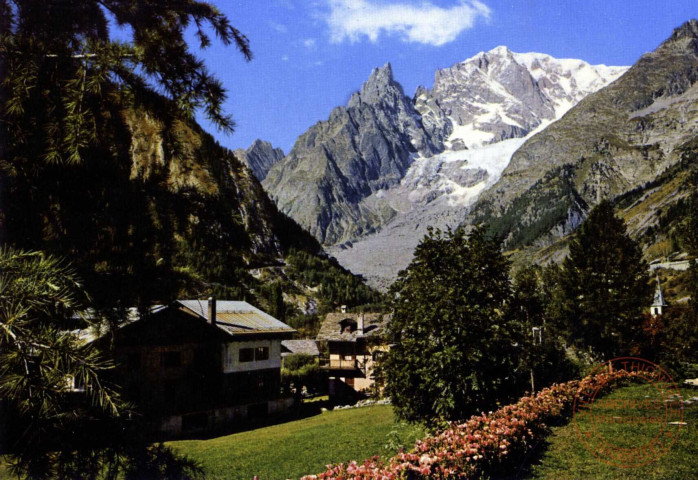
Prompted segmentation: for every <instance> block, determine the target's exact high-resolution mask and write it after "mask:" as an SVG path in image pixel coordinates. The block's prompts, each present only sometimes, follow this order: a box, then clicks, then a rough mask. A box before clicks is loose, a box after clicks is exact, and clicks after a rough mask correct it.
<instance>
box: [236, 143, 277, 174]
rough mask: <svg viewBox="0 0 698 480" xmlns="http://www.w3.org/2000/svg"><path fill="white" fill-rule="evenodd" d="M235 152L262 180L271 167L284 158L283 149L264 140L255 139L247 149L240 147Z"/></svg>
mask: <svg viewBox="0 0 698 480" xmlns="http://www.w3.org/2000/svg"><path fill="white" fill-rule="evenodd" d="M233 153H234V154H235V156H236V157H237V158H238V160H240V161H241V162H244V163H245V164H246V165H247V166H248V167H250V170H252V174H253V175H254V176H255V177H256V178H257V180H259V181H260V182H261V181H262V180H264V179H265V178H266V176H267V173H268V172H269V169H270V168H271V167H273V166H274V165H275V164H276V163H278V162H279V161H280V160H281V159H283V158H284V152H283V150H281V149H280V148H274V147H272V145H271V143H269V142H265V141H262V140H255V141H254V143H252V145H250V147H249V148H247V150H243V149H238V150H235V151H234V152H233Z"/></svg>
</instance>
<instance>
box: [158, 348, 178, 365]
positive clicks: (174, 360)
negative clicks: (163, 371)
mask: <svg viewBox="0 0 698 480" xmlns="http://www.w3.org/2000/svg"><path fill="white" fill-rule="evenodd" d="M160 365H162V366H163V367H164V368H176V367H179V366H181V365H182V352H173V351H169V352H162V354H161V356H160Z"/></svg>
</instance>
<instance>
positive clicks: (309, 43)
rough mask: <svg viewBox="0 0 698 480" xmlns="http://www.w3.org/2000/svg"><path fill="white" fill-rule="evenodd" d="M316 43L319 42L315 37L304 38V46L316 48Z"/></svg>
mask: <svg viewBox="0 0 698 480" xmlns="http://www.w3.org/2000/svg"><path fill="white" fill-rule="evenodd" d="M316 43H317V42H316V41H315V39H314V38H306V39H305V40H303V46H305V48H310V49H313V48H315V45H316Z"/></svg>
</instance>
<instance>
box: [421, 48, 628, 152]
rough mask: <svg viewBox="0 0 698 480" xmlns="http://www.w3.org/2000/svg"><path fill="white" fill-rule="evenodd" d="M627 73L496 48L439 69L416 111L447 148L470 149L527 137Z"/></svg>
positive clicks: (538, 54)
mask: <svg viewBox="0 0 698 480" xmlns="http://www.w3.org/2000/svg"><path fill="white" fill-rule="evenodd" d="M626 70H627V67H608V66H606V65H589V64H588V63H586V62H584V61H582V60H573V59H556V58H553V57H551V56H550V55H544V54H540V53H514V52H512V51H511V50H509V49H508V48H506V47H497V48H495V49H493V50H490V51H489V52H480V53H478V54H477V55H475V56H473V57H471V58H469V59H467V60H465V61H463V62H460V63H457V64H456V65H454V66H452V67H450V68H446V69H443V70H438V71H437V72H436V75H435V78H434V86H433V88H432V89H431V90H427V89H425V88H424V87H420V88H419V89H418V90H417V93H416V94H415V106H416V108H417V110H418V111H419V112H420V114H421V115H422V121H423V122H424V124H425V126H428V129H429V130H431V131H433V132H435V133H437V132H438V134H440V135H441V136H442V137H443V138H444V140H445V141H446V146H447V147H450V148H452V149H462V148H464V147H466V148H474V147H479V146H482V145H485V144H488V143H495V142H499V141H501V140H506V139H508V138H517V137H524V136H526V135H527V134H528V133H530V132H531V131H532V130H534V129H536V128H537V127H539V126H540V125H541V124H542V123H543V122H545V121H546V120H547V121H552V120H555V119H558V118H560V117H562V115H564V113H565V112H567V110H569V109H570V108H571V107H572V106H574V105H575V104H576V103H577V102H579V101H580V100H581V99H582V98H584V97H585V96H587V95H588V94H590V93H592V92H595V91H597V90H598V89H600V88H601V87H603V86H605V85H608V84H609V83H611V82H613V81H614V80H615V79H617V78H618V77H619V76H621V75H622V74H623V73H624V72H625V71H626Z"/></svg>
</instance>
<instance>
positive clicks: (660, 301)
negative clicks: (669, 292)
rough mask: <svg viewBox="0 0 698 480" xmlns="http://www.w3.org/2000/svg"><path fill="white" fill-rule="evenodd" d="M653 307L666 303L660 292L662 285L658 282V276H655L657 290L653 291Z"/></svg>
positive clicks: (664, 305)
mask: <svg viewBox="0 0 698 480" xmlns="http://www.w3.org/2000/svg"><path fill="white" fill-rule="evenodd" d="M652 306H653V307H666V306H667V305H666V303H664V295H663V294H662V286H661V284H660V283H659V277H657V290H655V291H654V302H653V303H652Z"/></svg>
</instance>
